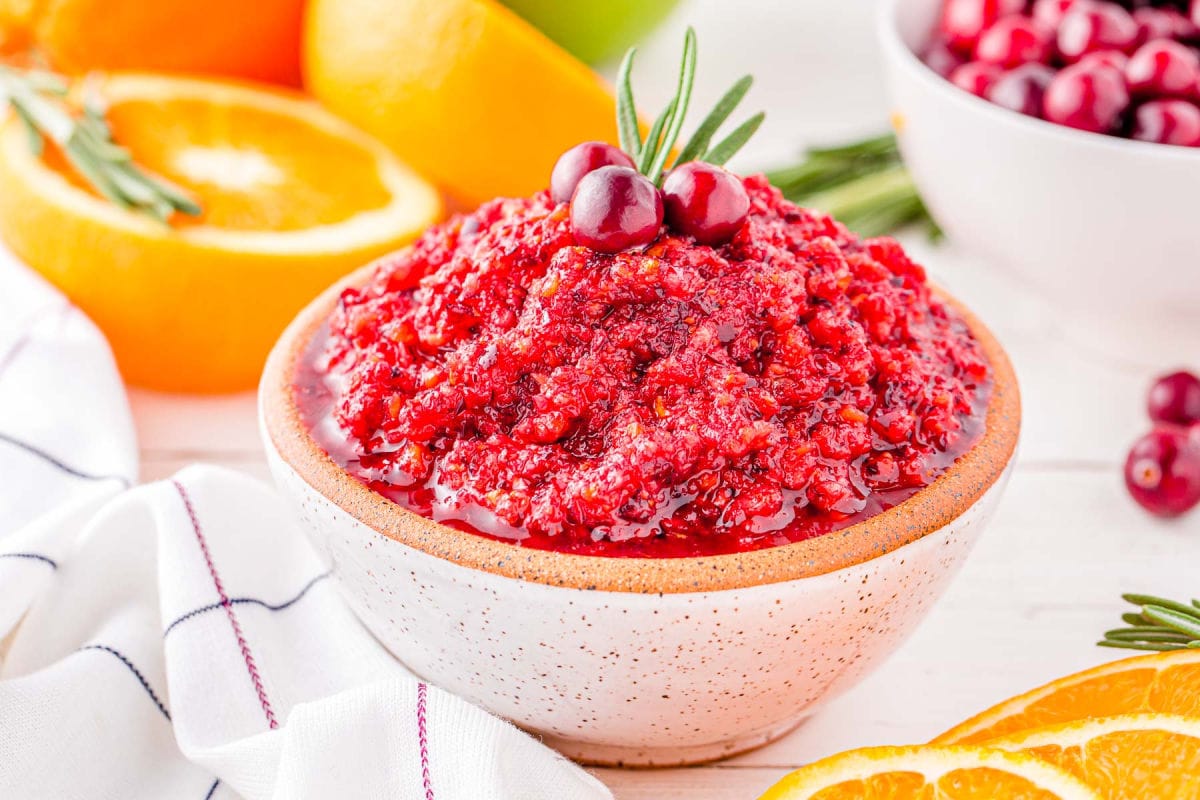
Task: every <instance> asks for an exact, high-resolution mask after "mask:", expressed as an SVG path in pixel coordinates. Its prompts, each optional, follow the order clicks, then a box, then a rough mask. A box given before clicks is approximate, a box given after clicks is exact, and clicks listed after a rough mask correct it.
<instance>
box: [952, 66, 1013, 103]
mask: <svg viewBox="0 0 1200 800" xmlns="http://www.w3.org/2000/svg"><path fill="white" fill-rule="evenodd" d="M1002 74H1004V70H1003V69H1001V68H1000V66H999V65H997V64H988V63H987V62H984V61H970V62H968V63H966V64H963V65H962V66H961V67H959V68H958V69H956V70H954V72H951V73H950V82H951V83H953V84H954V85H955V86H957V87H958V88H960V89H964V90H966V91H968V92H970V93H971V94H973V95H976V96H978V97H984V96H985V95H986V94H987V92H988V89H990V88H992V84H993V83H995V82H996V79H997V78H999V77H1000V76H1001V75H1002Z"/></svg>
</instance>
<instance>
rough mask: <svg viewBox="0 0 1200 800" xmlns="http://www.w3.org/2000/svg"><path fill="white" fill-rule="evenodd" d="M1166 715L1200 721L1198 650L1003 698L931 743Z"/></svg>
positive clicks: (1131, 662)
mask: <svg viewBox="0 0 1200 800" xmlns="http://www.w3.org/2000/svg"><path fill="white" fill-rule="evenodd" d="M1141 712H1163V713H1168V714H1182V715H1185V716H1194V717H1200V650H1176V651H1172V652H1168V653H1155V654H1153V655H1148V656H1138V657H1135V658H1126V659H1122V660H1120V661H1114V662H1112V663H1110V664H1104V665H1103V666H1099V667H1096V668H1094V669H1089V670H1086V671H1084V672H1079V673H1076V674H1075V675H1069V676H1067V677H1065V678H1060V679H1059V680H1056V681H1054V682H1052V683H1048V684H1046V685H1045V686H1042V687H1040V688H1038V689H1034V690H1033V691H1031V692H1026V693H1025V694H1022V695H1019V696H1017V697H1014V698H1012V699H1011V700H1005V701H1004V702H1003V703H1000V704H999V705H996V706H993V707H992V708H989V709H988V710H987V711H984V712H983V713H981V714H978V715H976V716H974V717H972V718H971V719H969V720H967V721H966V722H964V723H962V724H961V725H958V726H956V727H954V728H952V729H950V730H948V731H946V732H945V733H943V734H942V735H941V736H939V737H937V738H936V739H934V740H933V743H934V744H973V743H977V742H984V741H987V740H989V739H994V738H995V737H997V736H1004V735H1007V734H1011V733H1016V732H1018V731H1023V730H1028V729H1030V728H1040V727H1044V726H1046V725H1057V724H1060V723H1064V722H1074V721H1077V720H1081V719H1087V718H1089V717H1109V716H1115V715H1118V714H1136V713H1141Z"/></svg>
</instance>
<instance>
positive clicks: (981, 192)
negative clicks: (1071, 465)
mask: <svg viewBox="0 0 1200 800" xmlns="http://www.w3.org/2000/svg"><path fill="white" fill-rule="evenodd" d="M941 3H942V0H884V2H882V3H881V4H880V8H879V17H878V35H879V49H880V52H881V54H882V57H883V63H884V66H885V68H886V74H887V82H888V85H889V88H890V90H891V97H892V111H893V120H894V121H895V124H896V127H897V138H898V141H899V144H900V150H901V152H902V153H903V154H904V163H905V164H906V165H907V166H908V168H909V171H910V172H911V173H912V177H913V181H914V182H915V183H916V185H917V188H918V189H919V190H920V192H921V197H922V198H923V199H924V200H925V202H926V203H927V204H928V206H929V208H930V210H931V211H932V212H933V215H934V216H935V217H936V218H937V220H938V222H939V223H940V224H941V225H942V227H943V228H945V230H946V233H947V234H948V235H949V236H950V238H951V239H954V240H955V241H957V242H961V243H962V244H964V245H966V246H967V247H969V248H970V249H972V250H973V251H975V252H977V253H979V254H981V255H983V256H985V257H987V258H989V259H990V260H992V261H993V262H994V263H996V264H997V265H999V266H1000V267H1001V268H1003V269H1007V270H1010V271H1011V272H1013V273H1014V274H1015V275H1017V276H1019V277H1020V279H1021V280H1022V281H1023V282H1026V283H1028V284H1029V285H1031V286H1033V287H1036V288H1037V289H1038V290H1039V292H1040V293H1041V295H1042V296H1043V297H1045V298H1046V300H1047V301H1049V303H1050V304H1052V305H1053V307H1054V309H1055V311H1056V314H1057V318H1058V322H1059V323H1060V324H1061V325H1062V326H1063V328H1064V330H1065V331H1066V332H1067V333H1068V334H1070V335H1071V338H1072V339H1074V340H1075V341H1077V342H1080V343H1082V344H1083V345H1085V346H1086V347H1088V348H1089V349H1098V350H1101V351H1103V352H1106V353H1109V354H1112V355H1115V356H1118V357H1120V358H1123V359H1125V360H1128V361H1130V362H1133V363H1137V364H1142V365H1146V366H1154V367H1159V368H1166V367H1173V366H1175V365H1176V364H1179V363H1188V362H1189V361H1191V360H1194V359H1195V356H1196V353H1197V352H1200V324H1198V323H1197V312H1196V309H1197V308H1198V307H1200V272H1198V271H1197V269H1196V254H1197V253H1198V252H1200V223H1197V219H1196V216H1197V214H1196V204H1197V191H1196V187H1197V185H1200V149H1197V148H1191V147H1173V146H1168V145H1162V144H1152V143H1149V142H1138V141H1133V140H1129V139H1119V138H1117V137H1115V136H1102V135H1100V134H1097V133H1089V132H1086V131H1078V130H1075V129H1073V128H1068V127H1065V126H1063V125H1055V124H1052V123H1050V122H1045V121H1043V120H1040V119H1035V118H1033V117H1029V116H1026V115H1024V114H1019V113H1017V112H1015V111H1009V110H1008V109H1006V108H1001V107H1000V106H998V105H995V104H994V103H989V102H987V101H986V100H983V99H981V98H979V97H975V96H974V95H972V94H970V93H968V92H964V91H963V90H961V89H959V88H957V87H956V86H954V85H953V84H951V83H950V82H949V81H947V80H945V79H944V78H942V77H941V76H939V75H938V74H937V73H935V72H934V71H933V70H932V69H930V68H929V67H927V66H925V65H924V64H922V63H921V60H920V59H919V58H918V57H917V56H916V55H915V52H916V51H919V50H921V49H922V48H923V47H924V46H925V44H926V43H927V42H928V41H929V39H930V37H931V35H932V32H933V31H934V30H935V28H936V25H937V19H938V9H939V8H940V7H941Z"/></svg>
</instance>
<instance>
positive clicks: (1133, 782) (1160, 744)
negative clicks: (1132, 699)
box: [987, 714, 1200, 800]
mask: <svg viewBox="0 0 1200 800" xmlns="http://www.w3.org/2000/svg"><path fill="white" fill-rule="evenodd" d="M987 746H988V747H995V748H998V749H1001V750H1009V751H1020V752H1024V753H1028V754H1029V755H1032V756H1035V757H1037V758H1040V759H1042V760H1043V761H1046V762H1048V763H1051V764H1054V765H1055V766H1058V767H1061V768H1062V769H1064V770H1066V771H1067V772H1070V773H1071V774H1072V775H1074V776H1075V777H1077V778H1079V779H1080V780H1081V781H1083V782H1084V783H1086V784H1087V785H1088V786H1091V787H1092V788H1093V789H1095V790H1096V791H1097V792H1098V793H1099V794H1100V796H1101V797H1103V798H1105V800H1168V798H1180V800H1183V798H1196V797H1200V719H1196V718H1193V717H1183V716H1179V715H1177V714H1127V715H1123V716H1117V717H1102V718H1100V719H1089V720H1082V721H1079V722H1068V723H1065V724H1062V725H1052V726H1049V727H1046V728H1035V729H1033V730H1029V731H1024V732H1022V733H1015V734H1012V735H1010V736H1004V737H1001V738H999V739H993V740H992V741H989V742H988V743H987Z"/></svg>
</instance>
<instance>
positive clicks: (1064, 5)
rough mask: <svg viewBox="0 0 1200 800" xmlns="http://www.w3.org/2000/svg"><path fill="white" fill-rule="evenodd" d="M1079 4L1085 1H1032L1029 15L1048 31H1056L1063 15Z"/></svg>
mask: <svg viewBox="0 0 1200 800" xmlns="http://www.w3.org/2000/svg"><path fill="white" fill-rule="evenodd" d="M1079 2H1086V0H1034V2H1033V10H1032V11H1031V12H1030V13H1031V14H1032V15H1033V18H1034V19H1035V20H1037V21H1038V22H1040V23H1041V24H1043V25H1045V26H1046V27H1047V28H1049V29H1050V30H1056V29H1057V28H1058V23H1060V22H1062V18H1063V15H1064V14H1066V13H1067V11H1069V10H1070V9H1071V6H1073V5H1075V4H1077V3H1079Z"/></svg>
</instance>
